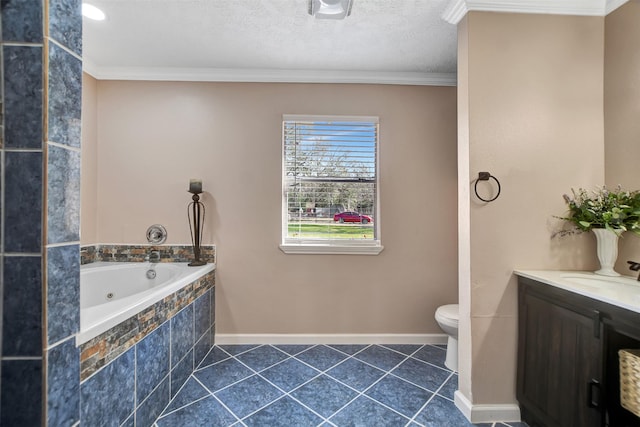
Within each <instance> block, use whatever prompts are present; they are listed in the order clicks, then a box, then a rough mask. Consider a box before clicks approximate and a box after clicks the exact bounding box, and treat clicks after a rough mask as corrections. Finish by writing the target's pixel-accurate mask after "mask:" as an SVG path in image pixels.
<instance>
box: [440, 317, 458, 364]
mask: <svg viewBox="0 0 640 427" xmlns="http://www.w3.org/2000/svg"><path fill="white" fill-rule="evenodd" d="M458 319H459V316H458V304H448V305H443V306H440V307H438V309H437V310H436V322H438V325H439V326H440V328H441V329H442V330H443V331H444V332H445V333H446V334H447V335H449V339H448V340H447V358H446V360H445V361H444V365H445V366H446V367H447V368H449V369H451V370H452V371H457V370H458Z"/></svg>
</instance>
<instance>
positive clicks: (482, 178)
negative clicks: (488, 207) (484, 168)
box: [473, 172, 501, 202]
mask: <svg viewBox="0 0 640 427" xmlns="http://www.w3.org/2000/svg"><path fill="white" fill-rule="evenodd" d="M489 178H492V179H493V180H494V181H495V182H496V184H498V192H497V193H496V195H495V196H493V198H491V199H485V198H483V197H481V196H480V195H479V194H478V182H479V181H489ZM500 190H501V187H500V181H498V178H496V177H495V176H493V175H491V174H490V173H489V172H479V173H478V179H476V183H475V185H474V186H473V191H474V192H475V193H476V197H477V198H478V199H480V200H482V201H483V202H493V201H494V200H495V199H497V198H498V196H499V195H500Z"/></svg>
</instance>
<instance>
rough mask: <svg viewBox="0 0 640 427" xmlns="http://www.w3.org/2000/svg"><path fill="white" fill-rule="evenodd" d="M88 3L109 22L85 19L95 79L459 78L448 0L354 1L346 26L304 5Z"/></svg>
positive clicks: (240, 0) (180, 0)
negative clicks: (175, 75)
mask: <svg viewBox="0 0 640 427" xmlns="http://www.w3.org/2000/svg"><path fill="white" fill-rule="evenodd" d="M87 1H88V2H90V3H91V4H94V5H95V6H98V7H100V8H101V9H102V10H103V11H104V12H105V13H106V14H107V20H105V21H101V22H95V21H90V20H87V19H86V18H85V20H84V28H83V32H84V41H83V42H84V54H83V56H84V59H85V60H86V64H87V67H86V68H87V69H88V70H93V71H94V72H93V74H97V75H98V77H99V76H100V74H106V75H108V74H109V73H111V75H112V78H115V77H117V76H116V75H117V74H118V72H121V73H124V74H126V73H127V72H128V73H129V74H131V73H135V74H137V75H139V76H140V77H141V78H143V76H144V75H145V73H147V74H149V75H154V73H157V72H158V70H163V72H164V73H165V74H166V73H167V72H169V73H170V70H172V69H173V70H180V72H181V73H183V74H184V73H187V74H188V73H192V74H198V73H200V74H202V75H205V74H206V73H211V72H215V71H216V70H226V72H227V73H229V72H231V73H233V72H239V73H240V72H247V71H251V72H254V73H269V72H271V73H277V74H279V75H285V74H286V73H287V72H307V73H316V74H317V75H320V74H322V73H326V72H329V73H331V72H333V73H336V72H344V73H352V74H353V73H365V74H366V73H369V74H375V73H386V75H390V74H394V73H398V74H402V73H405V74H407V73H411V74H413V75H430V74H432V73H436V74H441V73H444V74H448V75H452V76H454V75H455V71H456V44H457V42H456V26H455V25H452V24H449V23H447V22H445V21H444V20H443V19H442V17H441V16H442V14H443V12H444V10H445V8H446V7H447V4H448V3H449V0H354V4H353V9H352V13H351V16H349V17H347V18H346V19H345V20H341V21H334V20H316V19H314V18H313V17H311V16H309V15H308V14H307V5H308V3H307V0H87ZM114 70H118V71H114ZM168 70H169V71H168Z"/></svg>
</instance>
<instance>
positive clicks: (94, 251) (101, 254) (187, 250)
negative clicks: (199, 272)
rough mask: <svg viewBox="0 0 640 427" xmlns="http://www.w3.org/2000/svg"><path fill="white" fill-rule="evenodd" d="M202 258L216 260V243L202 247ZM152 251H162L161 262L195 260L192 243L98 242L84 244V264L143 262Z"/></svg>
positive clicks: (82, 259)
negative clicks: (122, 243) (127, 243)
mask: <svg viewBox="0 0 640 427" xmlns="http://www.w3.org/2000/svg"><path fill="white" fill-rule="evenodd" d="M201 249H202V250H201V255H202V259H203V260H205V261H207V262H216V247H215V245H204V246H202V248H201ZM150 251H158V252H160V262H190V261H192V260H193V246H191V245H110V244H96V245H88V246H82V247H81V248H80V258H81V263H82V265H84V264H90V263H92V262H143V261H144V260H145V257H146V256H147V255H148V254H149V252H150Z"/></svg>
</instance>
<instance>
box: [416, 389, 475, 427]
mask: <svg viewBox="0 0 640 427" xmlns="http://www.w3.org/2000/svg"><path fill="white" fill-rule="evenodd" d="M415 421H417V422H419V423H420V424H422V425H424V426H426V427H468V426H473V424H471V423H470V422H469V421H467V419H466V418H465V416H464V415H462V412H460V411H459V410H458V408H456V405H455V404H454V403H453V402H452V401H450V400H447V399H445V398H442V397H440V396H438V395H435V396H433V399H431V401H430V402H429V403H428V404H427V407H426V408H424V409H423V410H422V411H421V412H420V413H419V414H418V415H417V416H416V418H415Z"/></svg>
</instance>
